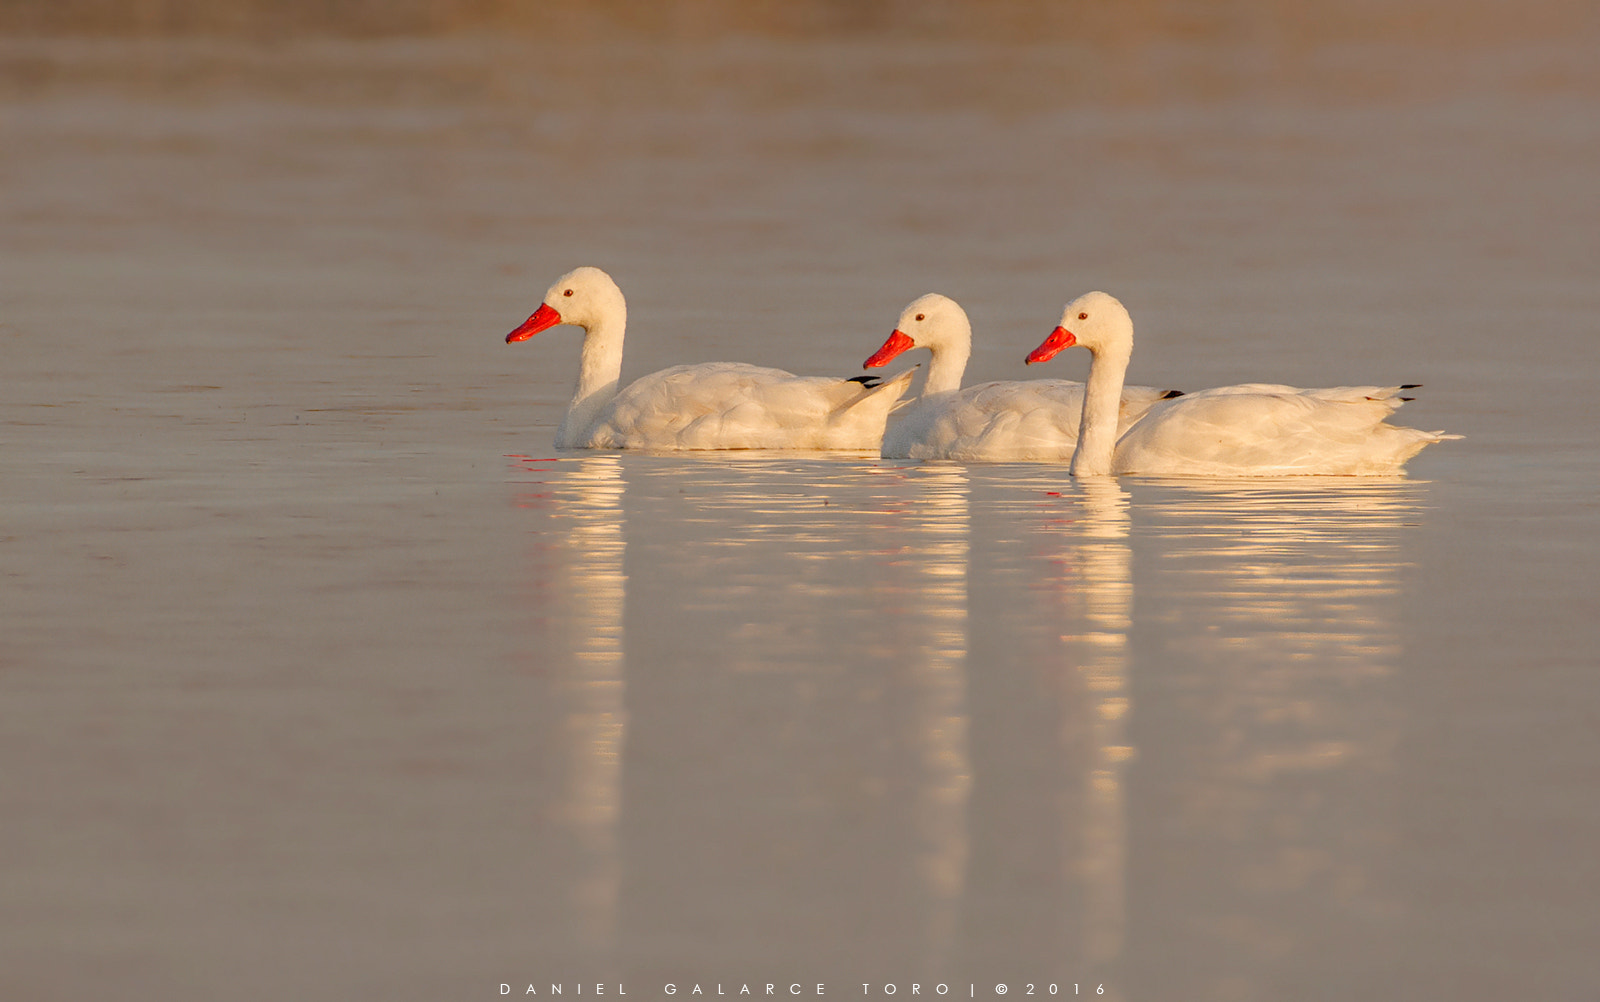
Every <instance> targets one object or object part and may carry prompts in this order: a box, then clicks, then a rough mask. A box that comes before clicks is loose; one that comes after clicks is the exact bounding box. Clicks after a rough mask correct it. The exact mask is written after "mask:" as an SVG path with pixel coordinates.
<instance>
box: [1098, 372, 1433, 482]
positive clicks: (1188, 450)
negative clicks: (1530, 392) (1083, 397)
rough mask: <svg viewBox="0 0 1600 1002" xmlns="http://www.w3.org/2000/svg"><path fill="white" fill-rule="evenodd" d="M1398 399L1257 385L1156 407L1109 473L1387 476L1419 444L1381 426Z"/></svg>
mask: <svg viewBox="0 0 1600 1002" xmlns="http://www.w3.org/2000/svg"><path fill="white" fill-rule="evenodd" d="M1398 390H1399V388H1398V387H1394V388H1389V387H1370V386H1365V387H1347V386H1346V387H1330V388H1326V389H1315V390H1301V389H1297V388H1295V387H1290V386H1277V385H1271V384H1261V383H1256V384H1243V385H1240V386H1227V387H1218V388H1216V389H1214V390H1203V391H1200V392H1198V393H1192V394H1188V395H1186V396H1182V397H1178V398H1176V399H1172V400H1164V401H1160V402H1158V403H1156V404H1155V405H1154V406H1152V407H1151V409H1150V411H1149V412H1148V414H1147V415H1146V417H1145V418H1144V420H1142V421H1140V422H1138V423H1137V424H1135V425H1134V426H1133V427H1132V428H1131V429H1129V430H1128V432H1127V434H1125V435H1123V436H1122V437H1121V438H1120V439H1119V440H1118V442H1117V448H1116V455H1115V462H1114V467H1115V469H1116V471H1117V472H1119V473H1152V474H1166V475H1187V476H1228V475H1239V474H1246V475H1256V476H1282V475H1293V474H1332V475H1339V474H1347V475H1348V474H1356V475H1383V474H1390V473H1395V472H1398V470H1399V468H1400V466H1401V465H1402V464H1403V463H1404V462H1405V460H1406V459H1408V458H1410V456H1412V455H1415V453H1416V452H1417V450H1419V449H1421V448H1422V446H1423V445H1425V444H1427V443H1426V442H1425V441H1424V442H1422V443H1420V444H1414V442H1413V438H1414V437H1413V436H1412V435H1409V434H1407V433H1408V432H1412V431H1413V429H1404V428H1396V427H1394V426H1392V425H1388V424H1385V423H1384V419H1385V418H1387V417H1388V416H1389V415H1390V414H1392V413H1393V412H1394V411H1395V409H1396V408H1398V407H1399V406H1400V405H1401V403H1403V400H1402V398H1400V397H1399V396H1398ZM1413 446H1414V447H1413Z"/></svg>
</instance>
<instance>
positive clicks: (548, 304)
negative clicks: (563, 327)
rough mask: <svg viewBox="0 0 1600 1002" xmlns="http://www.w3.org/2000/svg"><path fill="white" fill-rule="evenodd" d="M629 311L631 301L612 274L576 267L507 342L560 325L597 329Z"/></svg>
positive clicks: (525, 338) (553, 287)
mask: <svg viewBox="0 0 1600 1002" xmlns="http://www.w3.org/2000/svg"><path fill="white" fill-rule="evenodd" d="M627 313H628V306H627V301H626V300H624V299H623V298H622V290H621V289H619V288H617V283H616V282H613V281H612V280H611V276H610V275H607V274H606V273H605V272H603V271H601V270H600V269H599V268H589V267H583V268H574V269H573V270H572V271H569V272H567V273H566V274H565V275H562V276H561V277H560V278H558V279H556V282H555V284H554V285H552V286H550V291H549V292H546V293H545V294H544V303H543V304H541V305H540V307H539V308H538V309H537V310H535V311H534V314H533V316H531V317H529V318H528V319H527V320H524V321H523V322H522V326H520V327H518V328H517V329H516V330H514V331H512V332H511V333H510V334H507V335H506V344H510V343H511V342H513V341H526V340H528V338H530V337H533V336H534V335H535V334H537V333H539V332H540V331H542V330H548V329H549V328H551V327H554V326H556V325H557V324H572V325H574V326H577V327H582V328H583V329H584V330H593V329H594V328H595V327H596V326H598V325H599V324H600V323H602V322H604V321H607V320H616V319H619V318H625V317H626V316H627Z"/></svg>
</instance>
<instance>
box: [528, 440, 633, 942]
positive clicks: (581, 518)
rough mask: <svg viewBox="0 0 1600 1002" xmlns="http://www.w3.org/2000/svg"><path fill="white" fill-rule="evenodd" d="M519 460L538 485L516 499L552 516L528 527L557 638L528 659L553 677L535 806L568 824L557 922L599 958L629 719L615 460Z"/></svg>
mask: <svg viewBox="0 0 1600 1002" xmlns="http://www.w3.org/2000/svg"><path fill="white" fill-rule="evenodd" d="M515 458H519V459H520V458H522V457H515ZM535 463H548V464H550V465H549V466H536V465H534V464H535ZM524 469H526V470H529V471H532V472H534V474H535V475H536V476H537V477H538V478H539V479H538V481H537V483H538V484H539V485H540V486H541V487H543V488H544V489H543V490H542V491H539V492H534V493H531V494H529V495H526V496H525V497H524V498H523V499H522V503H523V504H524V505H525V506H527V507H537V508H539V509H542V511H543V512H544V513H545V514H547V516H548V517H549V519H550V521H551V524H549V525H546V526H541V527H540V531H539V534H538V537H537V538H538V541H539V546H538V549H537V552H538V554H539V559H538V560H537V561H536V563H535V567H536V573H537V575H538V577H539V578H540V580H538V581H536V582H535V587H536V600H537V601H539V602H540V604H541V606H542V607H543V608H544V609H545V611H546V615H547V618H546V622H547V623H550V624H552V625H556V626H557V628H558V632H559V633H560V634H561V635H562V637H563V638H564V639H565V641H566V643H565V644H564V645H562V644H557V645H551V644H549V642H548V641H549V640H551V639H554V638H553V637H549V636H548V635H547V636H546V637H545V638H543V639H542V640H541V647H542V649H541V650H540V651H538V652H537V654H536V655H535V656H534V658H533V660H534V661H535V662H536V663H537V664H538V665H539V667H540V668H541V669H542V670H544V671H546V672H549V673H550V675H551V676H553V677H549V678H548V679H547V682H548V684H549V686H550V689H551V695H552V696H553V697H554V700H555V701H556V703H557V704H558V705H559V707H560V710H559V711H558V712H559V713H560V714H561V715H560V717H559V719H558V720H557V721H555V730H556V732H557V733H558V734H559V736H560V737H559V747H558V748H557V749H555V752H556V754H557V755H558V756H559V758H560V759H561V761H562V762H563V763H564V765H565V768H564V769H563V770H562V772H563V773H564V775H563V776H562V778H561V779H560V780H559V782H558V785H557V788H556V790H555V791H553V796H552V802H551V803H550V804H548V807H547V811H546V814H547V816H549V817H550V818H552V819H553V820H555V821H556V823H557V824H559V825H562V826H565V827H566V828H567V829H568V830H569V831H570V832H571V835H572V838H571V839H570V840H569V844H570V845H571V846H572V856H571V857H570V858H569V859H568V860H566V861H565V865H564V866H563V867H562V869H563V870H564V871H565V873H564V879H565V882H566V884H567V887H566V893H565V895H564V896H563V897H564V901H563V904H564V905H565V907H566V909H567V912H566V915H565V919H566V923H565V924H566V931H567V932H568V934H569V935H570V936H571V938H572V939H573V941H574V942H573V944H572V945H573V946H574V947H575V948H576V951H577V954H578V955H579V956H588V957H605V956H607V955H609V954H610V953H611V952H612V950H613V948H614V938H615V932H616V910H617V898H618V892H619V888H620V884H621V874H622V870H621V859H620V853H619V848H618V833H617V823H618V818H619V816H620V811H621V808H622V751H623V746H624V743H625V739H626V735H627V722H628V711H627V706H626V701H625V695H626V692H625V670H624V669H625V665H624V661H623V650H624V649H623V610H624V604H625V597H626V581H627V577H626V573H625V570H624V566H623V557H624V549H625V542H624V539H623V507H622V502H623V494H624V485H623V475H622V460H621V458H620V457H618V456H615V455H593V456H585V457H584V458H582V459H578V460H574V461H568V462H561V463H559V464H557V463H556V462H555V461H553V460H549V461H526V460H524ZM552 632H555V631H552ZM551 647H555V650H551V649H550V648H551Z"/></svg>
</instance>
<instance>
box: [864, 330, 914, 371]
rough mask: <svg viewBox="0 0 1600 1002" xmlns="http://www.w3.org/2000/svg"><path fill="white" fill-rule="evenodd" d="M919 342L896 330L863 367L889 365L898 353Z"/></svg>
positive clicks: (874, 367) (871, 367) (873, 367)
mask: <svg viewBox="0 0 1600 1002" xmlns="http://www.w3.org/2000/svg"><path fill="white" fill-rule="evenodd" d="M916 346H917V343H916V342H915V341H913V340H911V339H910V338H908V337H906V336H905V335H904V334H902V333H900V332H899V331H898V330H896V331H895V332H894V333H893V334H890V335H889V340H887V341H885V342H884V343H883V347H882V348H879V349H878V351H877V353H876V354H874V355H873V356H872V357H871V358H869V359H867V360H866V361H865V362H862V363H861V367H862V368H863V369H876V368H877V367H878V366H880V365H888V364H889V361H890V360H891V359H893V358H894V357H895V356H896V355H898V354H900V353H901V352H903V351H906V350H907V349H910V348H915V347H916Z"/></svg>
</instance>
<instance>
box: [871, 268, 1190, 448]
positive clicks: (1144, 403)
mask: <svg viewBox="0 0 1600 1002" xmlns="http://www.w3.org/2000/svg"><path fill="white" fill-rule="evenodd" d="M913 348H927V349H928V350H929V351H930V352H931V353H932V354H933V360H932V361H931V362H930V363H929V365H928V379H927V382H926V383H925V384H924V386H923V390H922V395H921V396H920V397H918V398H917V399H916V400H915V401H913V402H911V403H909V404H905V405H902V406H901V407H900V408H899V409H898V410H896V412H895V413H894V414H893V415H892V416H891V417H890V420H889V427H888V428H887V430H885V432H884V434H883V448H882V450H881V454H882V455H883V457H884V458H886V459H962V460H989V461H997V462H1008V461H1043V462H1065V461H1066V460H1068V459H1070V458H1071V457H1072V453H1073V448H1074V446H1076V444H1077V441H1078V420H1079V417H1080V416H1081V415H1082V413H1083V384H1082V383H1075V382H1071V381H1069V380H1065V379H1030V380H1023V381H1020V382H1019V381H999V382H991V383H979V384H978V385H976V386H969V387H967V388H966V389H962V388H961V374H962V372H963V371H964V370H965V369H966V367H967V359H968V357H969V356H971V354H972V324H971V322H970V321H969V320H968V319H967V313H966V311H965V310H963V309H962V308H961V307H960V306H959V305H958V304H957V303H956V301H955V300H953V299H950V298H948V297H946V296H941V295H939V294H938V293H930V294H928V295H926V296H923V297H921V298H919V299H916V300H914V301H913V302H912V303H911V305H910V306H907V307H906V308H905V311H904V312H903V313H901V314H900V321H899V323H897V324H896V325H895V329H894V333H892V334H890V335H889V339H888V340H887V341H885V342H884V343H883V347H881V348H879V349H878V351H877V353H876V354H874V355H873V356H872V357H871V358H869V359H867V361H866V365H865V366H864V367H865V368H874V367H877V366H881V365H886V364H888V362H889V360H890V359H892V358H894V357H895V356H897V355H899V354H901V353H902V352H906V351H910V350H911V349H913ZM1178 395H1179V392H1178V391H1177V390H1157V389H1154V388H1152V387H1149V386H1129V387H1125V388H1124V389H1123V392H1122V396H1121V401H1120V403H1119V405H1118V412H1119V418H1118V420H1119V421H1120V422H1121V423H1123V424H1124V425H1128V424H1131V423H1133V422H1134V421H1136V420H1137V419H1138V418H1139V416H1140V415H1142V414H1143V413H1144V412H1145V411H1146V410H1148V409H1149V408H1150V405H1151V404H1153V403H1155V402H1156V401H1158V400H1161V399H1163V398H1166V397H1172V396H1178Z"/></svg>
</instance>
